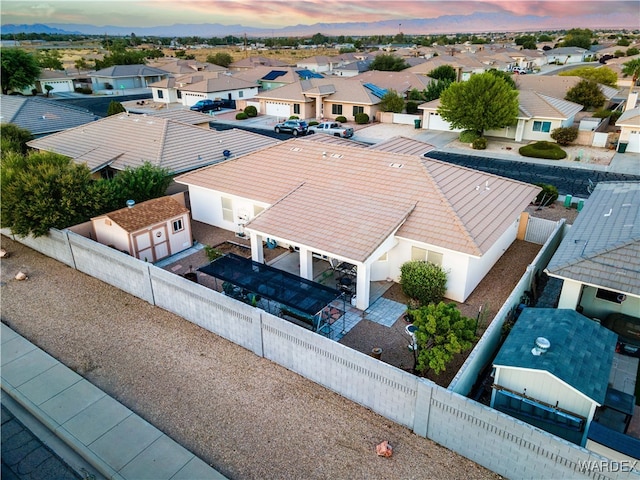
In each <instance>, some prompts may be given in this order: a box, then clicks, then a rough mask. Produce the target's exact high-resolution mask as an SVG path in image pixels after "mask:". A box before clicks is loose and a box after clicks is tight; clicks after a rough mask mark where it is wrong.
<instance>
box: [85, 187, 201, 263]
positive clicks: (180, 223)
mask: <svg viewBox="0 0 640 480" xmlns="http://www.w3.org/2000/svg"><path fill="white" fill-rule="evenodd" d="M177 197H178V198H179V199H180V200H181V201H178V200H177V199H176V198H174V197H173V196H172V197H160V198H155V199H153V200H147V201H146V202H142V203H138V204H136V203H135V202H134V201H133V200H130V201H128V202H127V206H126V207H124V208H121V209H120V210H116V211H114V212H110V213H105V214H104V215H99V216H97V217H94V218H92V219H91V226H92V227H93V233H94V235H95V238H96V240H97V241H98V242H99V243H102V244H104V245H109V246H111V247H113V248H116V249H118V250H120V251H122V252H125V253H128V254H129V255H131V256H134V257H136V258H139V259H140V260H144V261H145V262H151V263H154V262H157V261H158V260H162V259H163V258H166V257H169V256H171V255H175V254H176V253H179V252H181V251H183V250H186V249H187V248H189V247H191V246H192V244H193V237H192V235H191V219H190V217H189V210H188V209H187V208H186V207H185V205H184V194H182V193H180V194H177Z"/></svg>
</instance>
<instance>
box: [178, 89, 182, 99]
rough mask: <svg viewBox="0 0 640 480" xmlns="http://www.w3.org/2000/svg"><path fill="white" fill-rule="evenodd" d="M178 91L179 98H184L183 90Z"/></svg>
mask: <svg viewBox="0 0 640 480" xmlns="http://www.w3.org/2000/svg"><path fill="white" fill-rule="evenodd" d="M177 93H178V98H179V99H180V98H182V90H178V92H177Z"/></svg>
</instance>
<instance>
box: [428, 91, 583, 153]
mask: <svg viewBox="0 0 640 480" xmlns="http://www.w3.org/2000/svg"><path fill="white" fill-rule="evenodd" d="M518 101H519V109H518V118H517V123H516V125H514V126H511V127H505V128H502V129H499V130H488V131H486V132H485V135H486V136H489V137H499V138H508V139H511V140H515V141H516V142H523V141H540V140H546V141H553V140H552V139H551V132H553V130H555V129H556V128H560V127H570V126H572V125H573V123H574V121H575V116H576V114H577V113H578V112H580V111H581V110H582V109H583V107H582V105H579V104H577V103H573V102H569V101H567V100H561V99H559V98H553V97H549V96H547V95H542V94H539V93H537V92H534V91H531V90H521V91H520V92H519V94H518ZM439 107H440V99H437V100H432V101H431V102H427V103H423V104H422V105H419V106H418V109H419V110H422V111H423V113H422V128H424V129H426V130H439V131H454V132H459V131H461V129H452V128H451V125H450V124H449V122H447V121H446V120H445V119H444V118H442V117H441V116H440V114H439V113H438V109H439Z"/></svg>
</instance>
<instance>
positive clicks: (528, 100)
mask: <svg viewBox="0 0 640 480" xmlns="http://www.w3.org/2000/svg"><path fill="white" fill-rule="evenodd" d="M518 107H519V109H520V114H521V115H522V114H524V116H525V117H528V118H534V117H535V118H559V119H565V118H571V117H573V116H575V114H576V113H578V112H580V111H581V110H582V109H583V108H584V107H583V106H582V105H580V104H578V103H573V102H569V101H568V100H562V99H560V98H554V97H550V96H548V95H542V94H540V93H537V92H533V91H531V90H520V91H519V92H518Z"/></svg>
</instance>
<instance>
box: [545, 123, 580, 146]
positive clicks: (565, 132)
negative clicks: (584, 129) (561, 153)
mask: <svg viewBox="0 0 640 480" xmlns="http://www.w3.org/2000/svg"><path fill="white" fill-rule="evenodd" d="M551 138H553V139H554V140H555V141H556V142H558V145H563V146H566V145H569V144H570V143H571V142H573V141H575V139H576V138H578V127H560V128H556V129H555V130H553V131H552V132H551Z"/></svg>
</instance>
